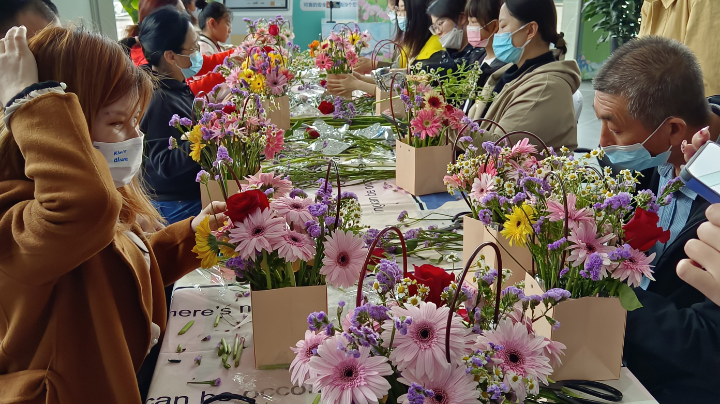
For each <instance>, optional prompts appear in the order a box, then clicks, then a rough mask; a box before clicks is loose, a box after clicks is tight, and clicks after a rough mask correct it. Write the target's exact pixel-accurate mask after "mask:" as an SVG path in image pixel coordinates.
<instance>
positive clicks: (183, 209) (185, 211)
mask: <svg viewBox="0 0 720 404" xmlns="http://www.w3.org/2000/svg"><path fill="white" fill-rule="evenodd" d="M152 204H153V206H155V209H157V210H158V212H160V214H161V215H162V217H164V218H165V220H167V221H168V224H173V223H177V222H179V221H182V220H185V219H187V218H189V217H192V216H197V215H198V214H200V211H201V210H202V202H201V201H200V199H197V200H189V201H162V202H159V201H152Z"/></svg>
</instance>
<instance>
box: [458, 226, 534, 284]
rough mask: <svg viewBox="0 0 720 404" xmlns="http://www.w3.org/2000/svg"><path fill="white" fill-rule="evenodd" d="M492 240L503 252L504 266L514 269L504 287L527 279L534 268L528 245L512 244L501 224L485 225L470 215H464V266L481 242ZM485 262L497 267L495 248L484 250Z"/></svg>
mask: <svg viewBox="0 0 720 404" xmlns="http://www.w3.org/2000/svg"><path fill="white" fill-rule="evenodd" d="M486 241H491V242H493V243H496V244H497V245H498V247H499V248H500V251H501V253H502V264H503V268H507V269H509V270H511V271H512V275H511V276H510V278H509V279H508V280H507V281H506V282H505V283H503V287H506V286H511V285H514V284H516V283H518V282H521V281H523V280H525V274H526V273H527V272H528V271H531V270H532V254H530V250H529V249H528V248H527V247H518V246H516V245H514V246H512V247H511V246H510V244H509V243H508V240H507V239H506V238H505V237H504V236H503V235H502V234H500V231H499V225H497V224H491V225H490V226H485V225H484V224H483V223H482V222H481V221H479V220H477V219H473V218H472V217H470V216H464V217H463V266H464V265H465V264H466V263H467V258H469V257H470V255H472V252H473V251H474V250H475V248H477V246H479V245H480V244H482V243H484V242H486ZM483 255H484V256H485V262H486V263H487V264H488V265H490V266H491V267H493V268H495V267H496V266H497V264H496V258H497V257H496V256H495V250H493V249H492V248H488V249H485V250H483Z"/></svg>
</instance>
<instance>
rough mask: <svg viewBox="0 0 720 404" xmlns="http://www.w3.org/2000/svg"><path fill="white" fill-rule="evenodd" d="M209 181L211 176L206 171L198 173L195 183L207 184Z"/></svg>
mask: <svg viewBox="0 0 720 404" xmlns="http://www.w3.org/2000/svg"><path fill="white" fill-rule="evenodd" d="M208 181H210V174H209V173H208V172H207V171H205V170H200V172H198V173H197V177H195V182H199V183H201V184H207V182H208Z"/></svg>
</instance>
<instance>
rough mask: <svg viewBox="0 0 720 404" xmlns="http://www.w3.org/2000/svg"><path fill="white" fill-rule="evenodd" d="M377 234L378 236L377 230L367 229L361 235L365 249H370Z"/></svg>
mask: <svg viewBox="0 0 720 404" xmlns="http://www.w3.org/2000/svg"><path fill="white" fill-rule="evenodd" d="M378 234H380V230H378V229H368V230H367V231H366V232H365V234H363V241H364V242H365V248H370V246H371V245H372V243H373V241H375V239H376V238H377V236H378Z"/></svg>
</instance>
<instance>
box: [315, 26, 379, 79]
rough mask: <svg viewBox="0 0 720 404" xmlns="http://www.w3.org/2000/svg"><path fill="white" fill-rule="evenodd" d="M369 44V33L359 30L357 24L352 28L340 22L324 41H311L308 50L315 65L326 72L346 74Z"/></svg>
mask: <svg viewBox="0 0 720 404" xmlns="http://www.w3.org/2000/svg"><path fill="white" fill-rule="evenodd" d="M369 44H370V34H369V33H368V32H367V31H364V32H361V31H360V28H358V26H357V24H355V27H354V28H350V27H349V26H348V25H346V24H340V29H339V31H335V30H333V31H331V32H330V35H329V36H328V37H327V39H325V40H324V41H322V42H319V41H313V42H312V43H311V44H310V52H311V54H312V55H314V56H315V65H316V66H317V67H318V68H319V69H322V70H325V71H326V72H327V74H348V73H352V69H353V67H355V65H357V63H358V58H359V57H360V52H361V51H362V50H363V49H365V48H367V47H369V46H370V45H369Z"/></svg>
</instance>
